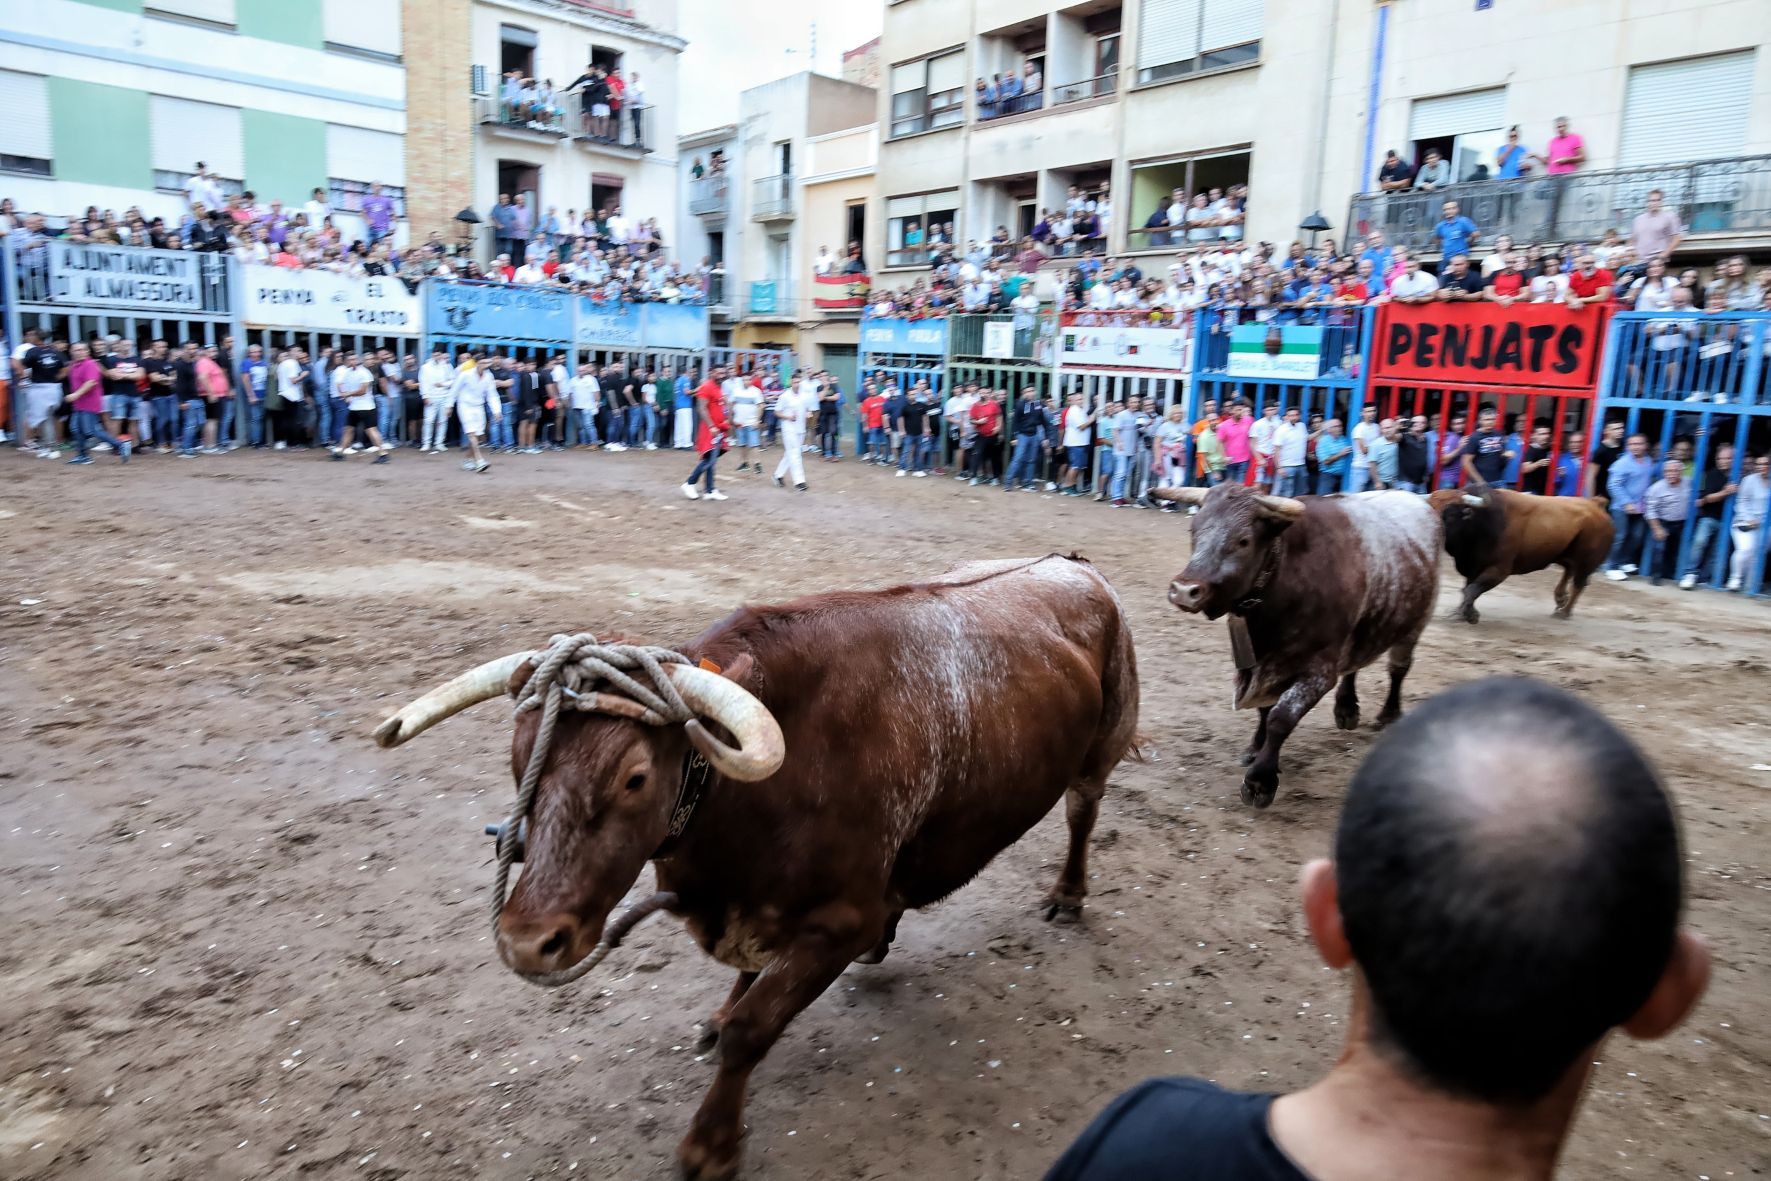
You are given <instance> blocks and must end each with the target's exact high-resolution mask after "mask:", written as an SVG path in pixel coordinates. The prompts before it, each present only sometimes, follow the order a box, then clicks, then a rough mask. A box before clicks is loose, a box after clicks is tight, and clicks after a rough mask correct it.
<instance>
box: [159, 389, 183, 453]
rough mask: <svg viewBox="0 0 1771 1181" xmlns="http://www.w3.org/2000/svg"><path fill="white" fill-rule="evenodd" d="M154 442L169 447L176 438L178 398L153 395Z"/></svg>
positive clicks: (169, 395) (167, 395)
mask: <svg viewBox="0 0 1771 1181" xmlns="http://www.w3.org/2000/svg"><path fill="white" fill-rule="evenodd" d="M153 401H154V441H155V442H156V443H158V444H159V445H160V446H162V447H170V446H172V444H173V441H174V440H175V439H177V437H178V398H177V397H175V396H174V395H172V394H156V395H154V399H153Z"/></svg>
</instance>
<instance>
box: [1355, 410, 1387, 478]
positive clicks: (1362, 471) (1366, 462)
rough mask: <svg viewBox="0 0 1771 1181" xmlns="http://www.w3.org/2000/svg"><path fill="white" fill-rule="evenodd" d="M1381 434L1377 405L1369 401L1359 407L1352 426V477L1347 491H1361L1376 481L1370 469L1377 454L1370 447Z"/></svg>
mask: <svg viewBox="0 0 1771 1181" xmlns="http://www.w3.org/2000/svg"><path fill="white" fill-rule="evenodd" d="M1383 436H1384V432H1383V430H1382V428H1380V427H1379V426H1378V423H1377V407H1376V406H1373V405H1370V404H1369V403H1368V404H1366V405H1365V406H1363V407H1361V408H1360V410H1359V421H1358V422H1357V423H1356V424H1354V426H1353V479H1352V484H1351V487H1349V488H1348V489H1347V491H1349V492H1363V491H1365V490H1366V489H1367V488H1369V487H1371V486H1372V485H1373V484H1374V483H1376V481H1375V480H1374V479H1373V478H1372V470H1371V469H1372V465H1373V464H1375V463H1376V462H1377V454H1376V452H1374V451H1373V450H1372V448H1373V447H1375V446H1376V445H1377V441H1378V440H1379V439H1381V438H1383Z"/></svg>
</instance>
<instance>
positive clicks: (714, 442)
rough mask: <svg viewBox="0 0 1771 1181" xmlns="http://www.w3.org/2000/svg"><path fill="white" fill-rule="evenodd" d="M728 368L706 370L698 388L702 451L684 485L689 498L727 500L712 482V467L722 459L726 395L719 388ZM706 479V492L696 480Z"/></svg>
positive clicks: (698, 440)
mask: <svg viewBox="0 0 1771 1181" xmlns="http://www.w3.org/2000/svg"><path fill="white" fill-rule="evenodd" d="M726 375H727V371H726V369H725V367H724V366H715V367H714V368H713V369H712V370H710V371H709V372H708V374H707V380H706V381H704V382H702V383H701V386H700V388H699V389H697V390H696V391H695V412H696V413H695V418H696V422H697V425H696V427H695V450H696V451H697V452H699V453H700V455H701V462H700V463H697V464H696V465H695V470H694V471H692V472H690V473H689V479H688V482H687V483H685V484H684V485H683V495H684V496H686V497H688V498H689V499H690V500H726V499H728V498H727V496H726V494H725V493H724V492H721V491H719V490H718V489H716V488H714V486H713V469H714V466H715V465H716V464H718V463H719V457H720V452H722V451H723V450H725V441H726V431H727V430H728V429H729V428H728V427H727V424H726V399H725V395H724V393H722V392H721V390H720V383H721V382H723V381H725V379H726ZM704 477H705V479H706V481H707V491H706V493H705V494H703V493H700V492H697V491H695V481H696V480H699V479H702V478H704Z"/></svg>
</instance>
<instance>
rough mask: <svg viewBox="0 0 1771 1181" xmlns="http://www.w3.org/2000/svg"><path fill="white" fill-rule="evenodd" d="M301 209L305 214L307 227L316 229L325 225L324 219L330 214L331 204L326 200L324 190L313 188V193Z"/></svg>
mask: <svg viewBox="0 0 1771 1181" xmlns="http://www.w3.org/2000/svg"><path fill="white" fill-rule="evenodd" d="M301 211H302V212H303V213H305V214H307V224H308V226H309V228H311V229H313V230H316V231H317V230H319V229H321V228H322V227H323V226H325V224H326V219H327V218H329V217H331V216H332V206H331V205H329V204H328V203H327V201H326V190H325V189H315V190H314V195H313V196H312V197H310V198H309V199H308V202H307V204H306V205H303V206H302V207H301Z"/></svg>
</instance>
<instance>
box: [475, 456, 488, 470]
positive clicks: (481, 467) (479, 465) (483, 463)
mask: <svg viewBox="0 0 1771 1181" xmlns="http://www.w3.org/2000/svg"><path fill="white" fill-rule="evenodd" d="M491 467H492V465H491V464H489V463H487V462H486V461H485V460H483V459H482V460H480V462H478V463H476V464H474V469H473V470H474V471H476V472H484V471H488V470H489V469H490V468H491Z"/></svg>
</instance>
